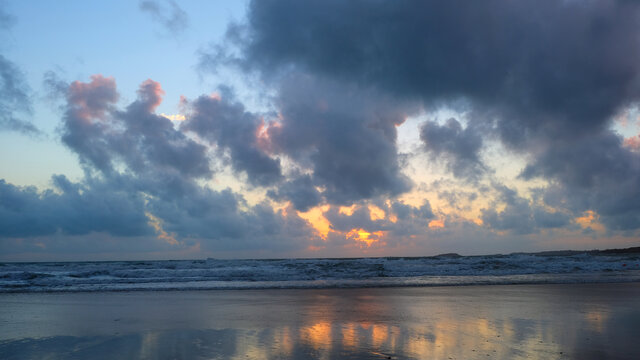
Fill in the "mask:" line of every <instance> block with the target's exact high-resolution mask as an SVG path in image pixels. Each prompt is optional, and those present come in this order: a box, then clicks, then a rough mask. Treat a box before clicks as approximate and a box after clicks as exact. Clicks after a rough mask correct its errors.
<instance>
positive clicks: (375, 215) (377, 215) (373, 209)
mask: <svg viewBox="0 0 640 360" xmlns="http://www.w3.org/2000/svg"><path fill="white" fill-rule="evenodd" d="M385 216H386V214H385V212H384V210H382V209H380V208H379V207H377V206H375V205H369V217H370V218H371V221H376V220H382V219H384V218H385Z"/></svg>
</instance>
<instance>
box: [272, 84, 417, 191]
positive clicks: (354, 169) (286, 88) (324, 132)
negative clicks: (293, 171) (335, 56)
mask: <svg viewBox="0 0 640 360" xmlns="http://www.w3.org/2000/svg"><path fill="white" fill-rule="evenodd" d="M278 109H279V111H280V115H281V119H280V120H279V122H277V123H276V124H272V125H271V126H269V128H268V130H267V135H268V140H269V142H270V146H271V148H272V151H274V152H276V153H281V154H285V155H287V156H289V157H290V158H292V159H294V160H295V161H296V162H297V163H298V165H299V166H301V167H303V168H305V169H308V170H310V171H311V174H312V175H311V177H312V182H313V184H314V185H315V186H319V187H321V188H323V196H324V197H325V198H326V199H327V200H328V201H329V202H332V203H336V204H350V203H351V202H354V201H358V200H361V199H367V198H371V197H374V196H380V195H391V196H393V195H397V194H400V193H402V192H404V191H407V190H408V189H409V188H410V185H411V183H410V180H409V179H408V178H407V177H406V176H405V175H403V174H402V173H401V172H400V160H399V157H398V153H397V149H396V138H397V131H396V126H397V125H400V124H402V123H403V122H404V120H405V117H406V116H407V113H406V111H412V108H411V107H408V106H407V104H406V103H404V104H403V103H400V102H398V101H395V100H393V99H390V98H389V97H387V96H384V95H383V94H380V93H379V92H376V91H371V90H368V89H362V88H359V87H357V86H355V85H347V84H343V83H337V82H333V81H327V80H323V79H319V78H316V77H313V76H309V75H303V74H292V75H290V76H289V77H288V78H287V79H285V80H284V81H283V82H282V84H281V88H280V92H279V94H278Z"/></svg>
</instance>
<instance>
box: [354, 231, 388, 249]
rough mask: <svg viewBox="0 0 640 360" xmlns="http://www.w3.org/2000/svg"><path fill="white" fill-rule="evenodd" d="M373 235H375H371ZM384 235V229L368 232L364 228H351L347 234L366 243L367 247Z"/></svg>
mask: <svg viewBox="0 0 640 360" xmlns="http://www.w3.org/2000/svg"><path fill="white" fill-rule="evenodd" d="M372 235H373V237H371V236H372ZM383 235H384V234H383V232H382V231H373V232H368V231H366V230H364V229H351V231H349V232H348V233H347V234H346V238H347V239H352V240H355V241H358V242H361V243H364V244H366V247H370V246H371V245H372V244H373V243H377V242H378V241H379V240H380V238H382V236H383Z"/></svg>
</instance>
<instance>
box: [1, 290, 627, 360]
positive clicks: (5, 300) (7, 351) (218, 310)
mask: <svg viewBox="0 0 640 360" xmlns="http://www.w3.org/2000/svg"><path fill="white" fill-rule="evenodd" d="M639 298H640V284H639V283H627V284H587V285H583V284H580V285H507V286H462V287H453V286H451V287H428V288H387V289H383V288H372V289H320V290H236V291H226V290H224V291H182V292H181V291H166V292H161V291H156V292H111V293H63V294H51V293H49V294H2V295H0V357H2V358H3V359H41V358H47V359H89V358H91V359H115V358H144V359H186V358H213V359H280V358H293V359H376V358H380V359H388V358H391V359H525V358H529V359H582V360H584V359H638V358H640V346H639V345H638V344H637V334H638V333H639V332H640V302H638V299H639Z"/></svg>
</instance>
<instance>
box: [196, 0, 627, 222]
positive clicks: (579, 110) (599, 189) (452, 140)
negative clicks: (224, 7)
mask: <svg viewBox="0 0 640 360" xmlns="http://www.w3.org/2000/svg"><path fill="white" fill-rule="evenodd" d="M639 20H640V3H638V2H633V1H622V0H621V1H614V0H612V1H551V2H539V1H517V2H513V1H508V0H490V1H482V2H468V1H462V0H460V1H456V0H454V1H446V2H439V1H423V2H411V1H365V0H362V1H349V2H344V1H339V0H329V1H312V2H305V3H300V2H298V1H294V0H281V1H275V0H274V1H270V0H265V1H252V2H251V3H250V6H249V13H248V19H247V21H246V23H244V24H242V25H238V24H234V25H233V28H232V29H231V28H230V30H233V31H230V32H229V36H228V38H227V42H228V43H230V44H231V45H232V46H234V47H235V48H234V49H233V51H230V52H227V53H224V50H225V48H224V47H218V48H217V50H214V52H212V53H208V54H207V53H205V54H203V57H202V58H201V60H202V62H205V63H206V62H207V61H227V62H232V63H235V64H237V65H239V66H241V68H242V69H243V70H249V71H252V70H253V71H257V72H258V73H260V74H262V75H263V77H264V78H265V79H269V80H275V81H281V79H282V78H286V77H287V73H289V72H291V71H292V69H293V71H303V72H306V73H308V74H313V76H315V77H316V78H330V79H332V80H333V81H335V82H341V83H347V84H353V83H355V84H358V86H359V87H360V89H362V88H364V89H372V88H373V89H375V90H377V91H379V92H380V93H385V94H389V95H390V96H395V97H397V98H410V99H421V100H422V101H423V102H424V103H425V104H426V105H427V108H429V107H433V106H435V105H445V106H447V105H448V106H455V105H456V104H458V103H459V102H460V101H462V102H464V103H465V104H468V106H467V110H469V114H470V121H471V122H470V123H471V124H473V125H474V126H478V128H480V129H483V132H481V133H478V134H479V135H478V134H475V133H471V132H470V133H466V131H467V130H468V129H464V130H462V129H460V128H457V129H456V126H454V125H455V124H449V125H445V126H444V127H438V126H435V124H433V123H426V124H425V125H424V127H423V131H422V135H423V139H426V140H429V141H427V148H428V149H429V151H430V152H431V153H432V154H439V155H441V156H444V157H445V158H446V160H447V161H448V163H449V166H450V169H451V170H452V171H453V172H454V174H456V175H457V176H463V177H467V178H468V177H470V176H471V177H473V176H475V174H479V169H481V168H482V167H481V166H480V164H481V163H480V162H479V161H478V156H477V154H478V151H479V149H480V148H481V146H482V141H481V140H480V139H482V138H481V137H479V136H485V135H486V134H487V131H486V130H487V129H489V130H491V131H492V136H493V135H497V136H498V138H499V139H501V140H502V142H503V143H504V144H505V145H506V146H507V148H508V149H510V150H512V151H515V152H518V153H521V154H524V155H526V156H527V158H529V159H531V164H530V166H529V167H528V168H527V170H526V171H525V172H524V173H523V175H524V177H525V178H532V177H533V176H542V177H545V178H547V179H549V180H551V181H552V182H557V184H556V185H557V188H560V189H562V191H563V194H562V195H563V196H564V197H566V198H567V199H568V200H567V201H570V202H571V206H572V211H577V212H579V211H584V210H589V209H595V210H596V211H598V212H599V213H601V215H602V216H603V219H604V221H605V222H606V223H607V224H608V225H610V226H611V227H613V228H618V229H629V228H637V227H638V226H640V221H638V219H639V216H640V208H638V206H637V205H634V204H638V203H640V201H637V200H638V190H637V189H638V186H637V183H638V172H637V170H636V169H637V163H638V160H637V159H638V155H637V154H636V155H633V154H630V153H629V152H628V151H627V150H624V149H623V148H622V145H621V143H619V142H618V141H613V142H612V141H611V140H606V139H608V138H610V137H611V136H612V135H611V133H610V132H609V130H607V128H608V126H609V125H610V122H611V119H612V118H613V116H614V115H615V114H616V112H617V111H619V110H621V109H622V108H624V107H625V106H629V105H630V104H634V103H636V102H637V101H638V100H639V97H640V86H639V85H640V83H639V74H640V42H638V35H637V34H638V24H639ZM216 51H217V53H216ZM216 55H218V56H217V57H216ZM223 55H224V56H223ZM292 87H293V88H295V89H296V91H300V92H302V93H304V92H305V91H306V90H305V85H304V84H296V86H292ZM357 91H359V90H357ZM283 93H285V94H286V96H287V97H293V98H294V99H295V93H296V92H295V91H294V90H286V87H285V90H284V91H283ZM289 94H294V95H289ZM341 94H346V95H345V96H346V97H349V96H352V94H350V93H349V92H348V91H345V90H344V89H343V90H342V91H341ZM357 106H358V105H357V104H354V105H353V108H355V107H357ZM284 109H285V110H286V107H285V108H284ZM283 113H284V112H283ZM300 113H302V112H300ZM310 122H311V121H310V120H307V122H306V123H310ZM305 125H306V124H305ZM311 128H312V127H310V126H308V125H306V126H305V127H302V126H300V129H298V130H297V133H299V134H301V136H300V139H288V140H287V142H286V144H288V146H289V147H290V148H296V149H300V148H304V146H302V145H300V146H298V145H296V142H299V143H305V142H307V140H306V139H307V137H306V136H305V130H306V131H307V132H309V131H310V130H309V129H311ZM336 128H337V126H336ZM341 130H342V129H341ZM359 130H360V129H359ZM359 130H358V131H359ZM311 131H313V132H320V131H318V130H316V129H313V130H311ZM363 131H364V133H366V131H367V130H363ZM361 135H362V134H361ZM334 136H335V138H336V139H339V138H340V137H341V136H344V134H343V133H341V132H339V131H336V132H334ZM365 137H366V136H365ZM563 144H570V146H573V147H575V148H585V147H589V149H587V152H586V153H585V154H590V153H593V156H594V161H593V162H590V161H589V160H588V159H589V158H588V157H587V156H583V157H582V158H578V155H579V152H577V151H574V150H569V149H568V148H565V146H564V145H563ZM588 144H591V145H588ZM336 145H337V144H333V146H334V148H335V149H339V147H337V146H336ZM359 146H360V147H361V148H362V149H365V150H364V151H369V149H368V148H367V147H366V144H365V145H359ZM598 146H602V148H598ZM343 152H344V149H340V154H341V153H343ZM318 153H319V154H320V153H324V154H326V155H327V156H326V157H322V160H327V163H328V164H330V165H332V166H327V171H326V173H333V174H344V175H342V176H343V177H345V178H346V177H347V174H349V173H348V172H345V171H343V169H342V168H338V167H336V165H337V164H340V160H339V159H340V154H338V153H337V151H336V153H335V154H332V156H331V157H330V156H328V155H329V152H322V151H319V152H318ZM603 154H608V155H609V156H607V157H605V156H603ZM318 156H319V155H318ZM336 159H337V160H336ZM319 160H320V159H316V163H315V165H314V166H315V167H316V168H317V169H316V173H317V174H316V176H314V178H319V177H322V176H324V177H325V178H326V179H325V180H327V179H328V178H329V176H328V175H324V173H323V171H324V168H323V167H322V166H323V165H324V162H321V161H319ZM350 161H351V162H353V163H355V160H354V159H351V160H350ZM595 164H598V166H599V167H597V166H595ZM592 165H593V166H592ZM368 175H371V174H368ZM377 179H378V181H380V182H384V181H385V178H384V176H378V177H377ZM387 179H388V178H387ZM332 180H333V179H332ZM325 182H327V181H325ZM327 183H328V184H329V186H328V190H329V192H328V194H331V193H333V195H330V196H329V198H331V201H336V200H346V199H350V200H353V199H361V198H365V197H368V196H370V195H371V194H372V193H375V191H369V190H367V187H366V184H357V182H352V181H347V182H345V183H340V184H338V183H335V182H331V181H329V182H327ZM617 183H620V185H619V186H615V184H617ZM343 184H349V185H350V186H351V185H353V184H357V185H356V186H353V187H352V188H349V189H348V190H347V189H346V188H342V187H340V186H337V185H343ZM332 186H333V187H334V188H332ZM382 187H383V188H387V189H389V188H394V186H391V187H386V186H382ZM557 188H556V189H555V190H554V191H558V190H557ZM549 190H550V191H551V189H549ZM358 191H359V192H360V193H359V196H345V193H351V194H353V193H354V192H355V193H357V192H358ZM611 192H613V193H614V195H613V196H607V195H606V194H609V193H611ZM523 211H525V210H524V209H523ZM505 215H506V214H505ZM523 215H527V219H531V216H529V215H531V214H530V213H529V212H526V211H525V214H523ZM487 216H489V214H488V215H487ZM488 220H489V218H488ZM503 220H504V221H503V222H502V224H503V225H502V227H507V226H508V225H507V222H508V221H507V220H506V219H503ZM534 220H535V219H533V220H532V221H534ZM496 221H498V220H496ZM514 221H515V220H514ZM498 222H499V221H498ZM496 224H497V223H496ZM513 225H514V227H518V226H516V224H513ZM520 225H521V226H520V228H522V229H523V231H524V230H526V231H529V230H530V229H529V230H527V225H526V224H520Z"/></svg>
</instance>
